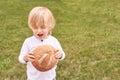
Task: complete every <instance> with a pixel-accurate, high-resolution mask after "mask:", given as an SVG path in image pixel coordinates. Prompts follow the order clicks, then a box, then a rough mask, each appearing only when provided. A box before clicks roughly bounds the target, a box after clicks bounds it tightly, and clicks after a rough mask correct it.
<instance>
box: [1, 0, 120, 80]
mask: <svg viewBox="0 0 120 80" xmlns="http://www.w3.org/2000/svg"><path fill="white" fill-rule="evenodd" d="M39 5H40V6H46V7H48V8H49V9H51V11H52V12H53V14H54V16H55V18H56V21H57V24H56V27H55V29H54V30H53V35H54V36H55V37H56V38H58V40H59V41H60V43H61V45H62V47H63V49H64V51H65V53H66V58H65V60H63V61H61V62H59V64H58V68H57V80H120V1H119V0H1V1H0V7H1V8H0V80H26V66H25V65H23V64H21V63H19V62H18V55H19V52H20V49H21V46H22V43H23V41H24V39H25V38H27V37H29V36H31V35H32V32H31V30H30V29H29V28H28V25H27V16H28V13H29V11H30V10H31V9H32V8H33V7H35V6H39Z"/></svg>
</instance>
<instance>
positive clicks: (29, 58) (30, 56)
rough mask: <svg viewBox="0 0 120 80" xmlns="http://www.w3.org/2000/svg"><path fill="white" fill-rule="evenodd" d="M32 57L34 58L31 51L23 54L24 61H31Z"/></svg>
mask: <svg viewBox="0 0 120 80" xmlns="http://www.w3.org/2000/svg"><path fill="white" fill-rule="evenodd" d="M34 59H35V57H34V56H33V54H32V53H28V54H26V55H25V56H24V60H25V62H28V61H30V62H33V61H34Z"/></svg>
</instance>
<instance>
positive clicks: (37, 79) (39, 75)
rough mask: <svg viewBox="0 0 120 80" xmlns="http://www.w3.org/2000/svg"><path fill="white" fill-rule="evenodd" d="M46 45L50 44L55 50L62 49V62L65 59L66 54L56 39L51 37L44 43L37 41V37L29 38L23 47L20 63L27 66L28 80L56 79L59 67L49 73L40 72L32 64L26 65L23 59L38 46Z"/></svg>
mask: <svg viewBox="0 0 120 80" xmlns="http://www.w3.org/2000/svg"><path fill="white" fill-rule="evenodd" d="M44 44H48V45H51V46H53V47H54V48H57V49H60V50H61V51H62V58H61V60H62V59H64V58H65V53H64V51H63V49H62V47H61V45H60V43H59V41H58V40H57V39H56V38H55V37H53V36H51V35H49V36H48V37H47V38H46V39H44V40H43V41H41V40H39V39H37V38H36V37H35V36H32V37H29V38H27V39H26V40H25V41H24V43H23V45H22V48H21V51H20V55H19V61H20V62H21V63H24V64H27V79H28V80H52V79H54V78H55V77H56V71H55V69H56V67H57V65H56V66H55V67H54V68H52V69H51V70H49V71H46V72H40V71H38V70H36V69H35V68H34V67H33V65H32V63H31V62H27V63H26V62H25V61H24V59H23V57H24V56H25V55H26V54H27V53H29V52H31V51H33V50H34V49H35V48H36V47H37V46H40V45H44Z"/></svg>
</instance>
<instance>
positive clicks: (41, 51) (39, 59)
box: [32, 45, 58, 71]
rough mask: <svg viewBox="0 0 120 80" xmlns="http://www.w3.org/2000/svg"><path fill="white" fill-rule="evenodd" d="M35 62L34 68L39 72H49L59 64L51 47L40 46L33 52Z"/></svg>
mask: <svg viewBox="0 0 120 80" xmlns="http://www.w3.org/2000/svg"><path fill="white" fill-rule="evenodd" d="M33 55H34V57H35V60H34V61H33V62H32V64H33V66H34V67H35V68H36V69H37V70H39V71H48V70H50V69H52V68H53V67H54V66H55V65H56V64H57V62H58V59H56V58H55V49H54V48H53V47H52V46H50V45H42V46H38V47H37V48H35V49H34V50H33Z"/></svg>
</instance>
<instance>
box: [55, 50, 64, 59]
mask: <svg viewBox="0 0 120 80" xmlns="http://www.w3.org/2000/svg"><path fill="white" fill-rule="evenodd" d="M55 57H56V58H57V59H61V58H62V53H61V51H60V50H58V49H56V50H55Z"/></svg>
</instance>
